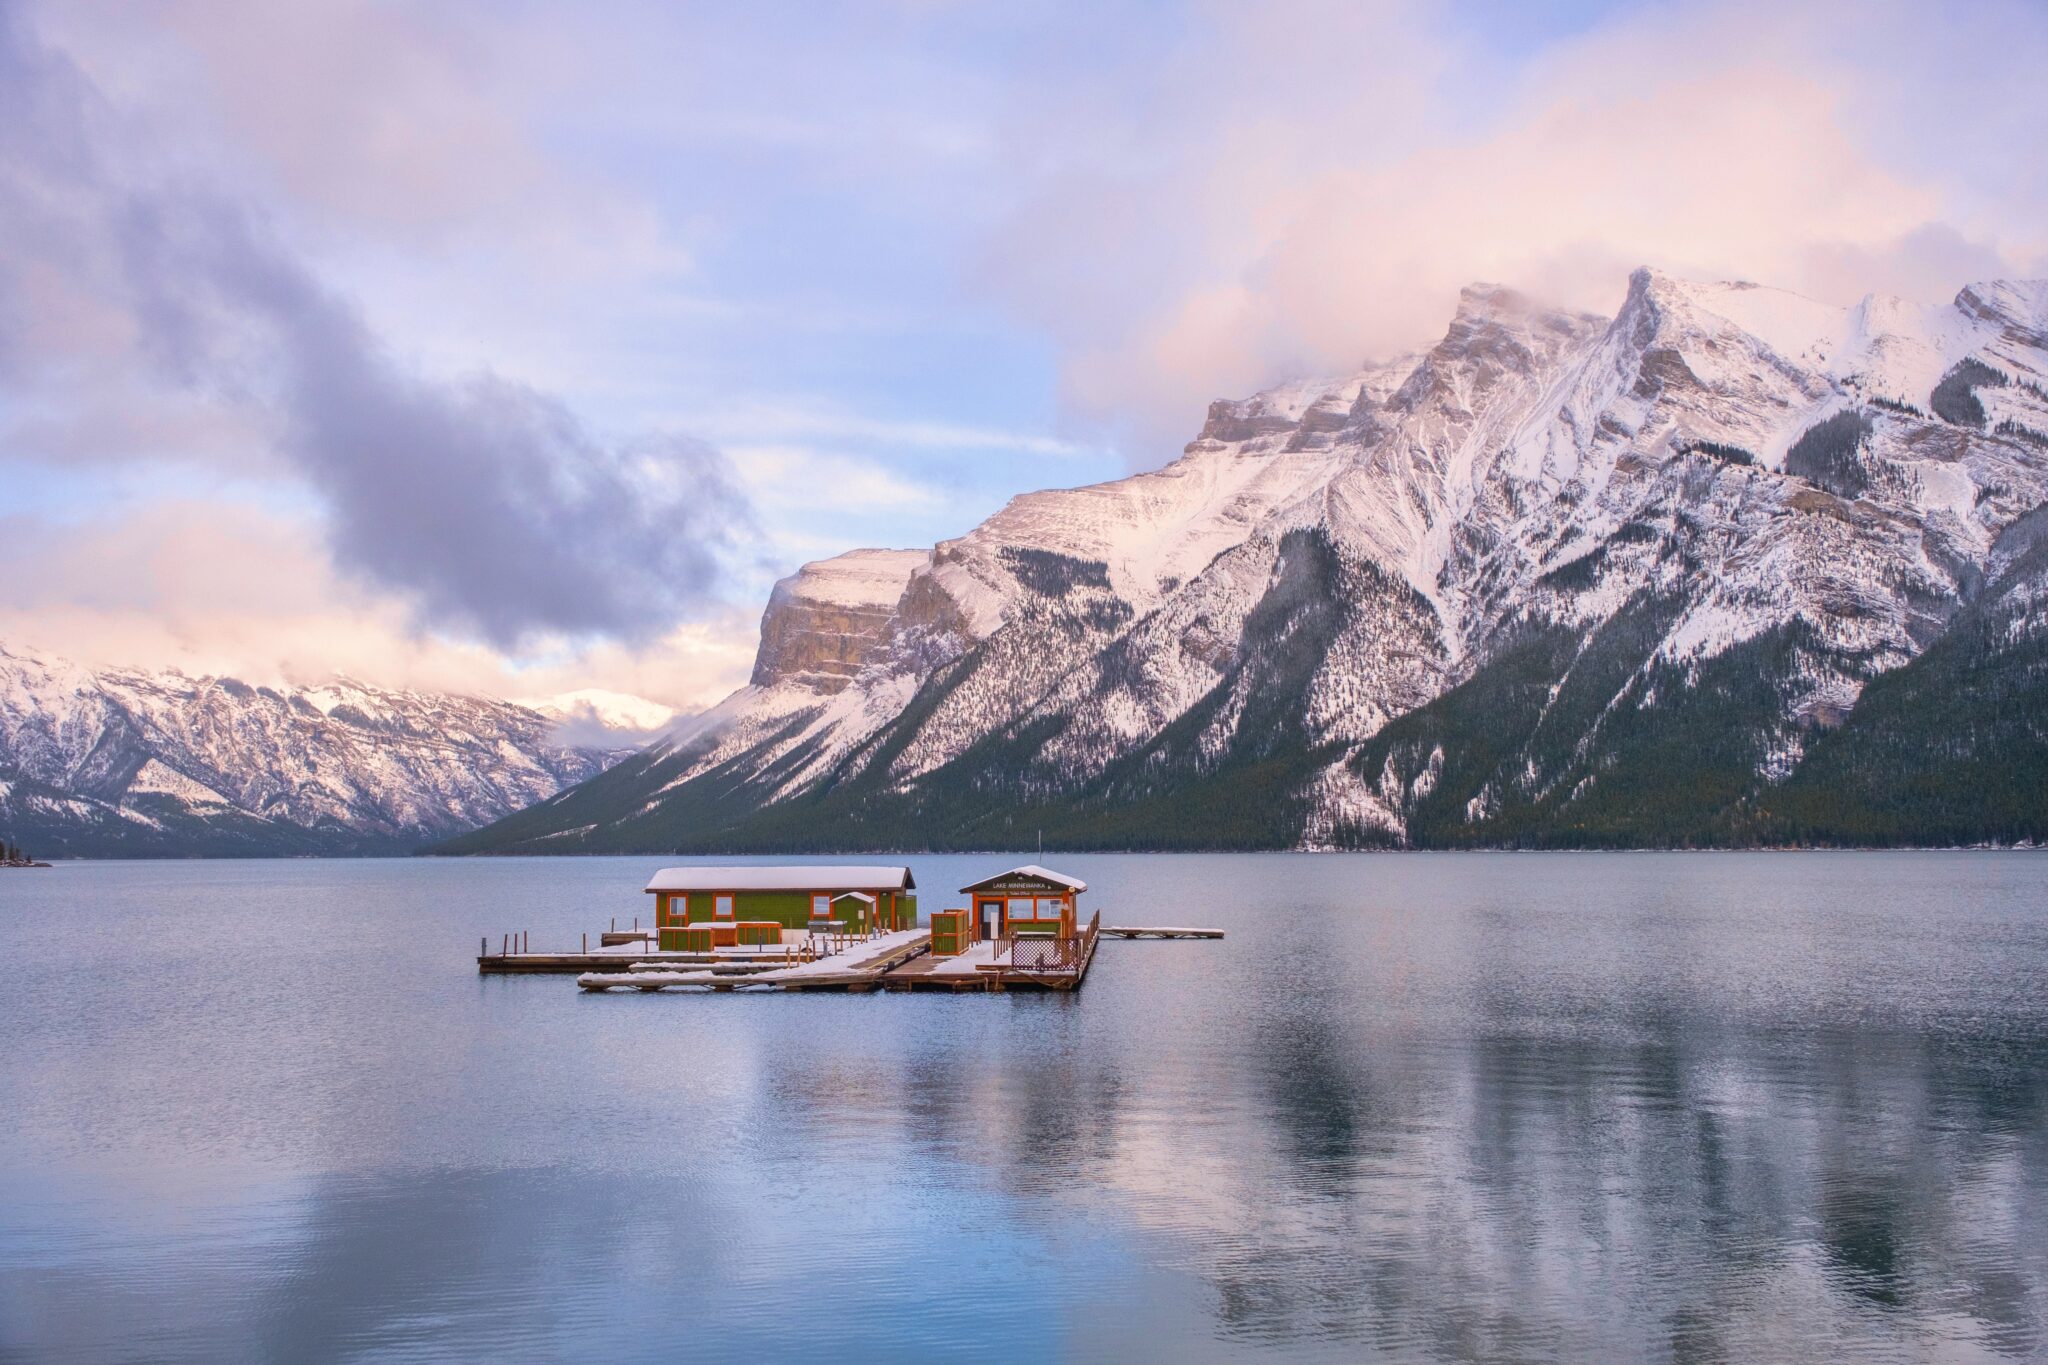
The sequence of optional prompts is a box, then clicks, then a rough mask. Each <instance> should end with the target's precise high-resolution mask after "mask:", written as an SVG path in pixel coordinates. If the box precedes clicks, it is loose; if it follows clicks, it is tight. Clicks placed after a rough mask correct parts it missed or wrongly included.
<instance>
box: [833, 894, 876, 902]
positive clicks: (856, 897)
mask: <svg viewBox="0 0 2048 1365" xmlns="http://www.w3.org/2000/svg"><path fill="white" fill-rule="evenodd" d="M832 899H833V900H835V901H866V902H867V903H868V904H869V905H873V904H874V903H875V898H874V897H873V896H871V895H869V894H868V893H867V892H865V891H842V892H840V893H839V894H838V895H836V896H834V897H833V898H832Z"/></svg>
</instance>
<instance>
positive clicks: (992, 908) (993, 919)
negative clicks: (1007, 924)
mask: <svg viewBox="0 0 2048 1365" xmlns="http://www.w3.org/2000/svg"><path fill="white" fill-rule="evenodd" d="M974 913H975V917H976V918H978V919H979V920H980V921H981V937H982V938H984V939H990V938H994V937H995V936H996V935H997V934H998V933H1000V932H1001V931H1002V927H1003V903H1002V902H1001V901H999V900H980V901H976V902H975V903H974Z"/></svg>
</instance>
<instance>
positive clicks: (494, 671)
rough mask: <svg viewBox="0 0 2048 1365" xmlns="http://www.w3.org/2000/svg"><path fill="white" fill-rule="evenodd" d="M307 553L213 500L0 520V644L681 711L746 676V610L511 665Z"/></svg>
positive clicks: (261, 677) (305, 528) (561, 647)
mask: <svg viewBox="0 0 2048 1365" xmlns="http://www.w3.org/2000/svg"><path fill="white" fill-rule="evenodd" d="M321 543H322V538H321V536H320V534H319V529H318V527H317V526H315V525H312V524H308V523H306V522H304V521H300V520H296V519H292V518H289V517H284V516H280V515H277V514H275V513H272V512H267V511H263V510H259V509H255V508H250V507H247V506H242V505H238V504H234V503H222V502H218V501H205V502H179V501H168V500H166V501H156V502H151V503H147V504H144V505H141V506H137V507H133V508H130V509H127V510H124V511H120V512H115V513H111V514H109V515H106V516H102V517H98V518H95V519H94V520H93V521H92V522H90V523H88V524H85V525H80V526H65V525H56V524H52V523H50V522H46V521H42V520H40V519H36V518H29V517H10V518H5V519H0V581H4V582H5V583H7V585H8V592H7V594H6V599H5V601H4V602H0V642H5V643H8V644H12V645H21V646H26V647H31V648H37V649H44V650H49V651H52V652H55V653H58V654H62V655H65V656H68V657H71V658H75V659H78V660H80V661H82V662H87V663H94V664H120V665H133V666H140V667H151V668H157V667H178V668H182V669H184V670H185V671H187V672H190V673H220V674H229V675H232V676H235V677H240V678H243V679H245V680H248V681H251V682H274V681H290V682H301V683H310V682H318V681H321V680H323V679H326V678H328V677H331V676H333V675H335V674H337V673H347V674H351V675H353V676H356V677H361V678H365V679H368V680H370V681H373V682H376V683H380V684H384V685H388V686H396V687H417V688H422V689H431V690H447V691H457V692H468V693H475V694H481V695H486V696H535V695H539V696H545V695H550V694H554V693H559V692H567V691H573V690H577V689H581V688H590V687H602V688H608V689H611V690H614V691H619V692H627V693H633V694H637V695H640V696H644V697H647V698H649V699H651V700H654V701H658V702H661V703H663V704H665V705H669V706H674V707H677V708H680V709H685V710H692V709H697V708H700V707H702V706H705V705H709V704H710V703H711V702H713V701H715V700H717V699H718V698H719V697H721V696H723V695H724V694H725V693H726V692H728V691H730V690H731V689H732V688H734V687H736V686H738V685H739V684H740V683H742V682H744V681H745V680H746V676H747V672H748V670H749V669H750V668H751V667H752V663H753V645H754V638H755V636H754V629H753V628H754V625H755V623H756V617H757V613H755V612H753V611H752V610H743V611H731V612H727V613H725V614H723V615H720V616H717V617H712V618H709V619H704V620H698V621H693V622H690V623H687V624H683V625H679V626H677V627H675V628H674V629H672V630H670V631H668V632H666V633H664V634H663V635H661V636H660V637H658V638H655V639H652V640H649V641H646V642H645V643H642V644H637V645H628V644H623V643H618V642H597V643H592V642H588V641H566V640H553V641H548V640H542V641H539V642H537V643H536V644H535V646H534V647H533V648H532V649H531V650H530V651H529V652H528V653H526V654H524V655H522V656H519V657H512V656H508V655H506V654H504V653H503V652H501V651H498V650H495V649H492V648H489V647H487V646H484V645H479V644H476V643H472V642H464V641H458V640H452V639H449V638H447V637H444V636H440V635H437V634H434V633H431V632H427V631H422V630H421V629H419V628H418V626H417V623H416V621H415V619H414V617H413V614H412V613H411V612H409V611H408V610H407V609H406V608H405V606H404V605H403V604H402V603H400V602H398V601H397V600H395V599H393V598H391V597H389V596H388V595H383V594H378V593H375V592H372V591H369V590H366V589H365V588H364V587H362V586H361V585H360V584H358V583H356V582H355V581H353V580H351V579H349V578H348V577H346V576H344V575H342V574H340V573H339V572H337V571H336V569H335V567H334V565H333V563H332V562H331V561H330V560H329V559H328V558H327V556H326V554H325V552H324V551H323V550H322V549H321Z"/></svg>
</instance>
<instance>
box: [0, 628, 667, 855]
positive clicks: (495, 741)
mask: <svg viewBox="0 0 2048 1365" xmlns="http://www.w3.org/2000/svg"><path fill="white" fill-rule="evenodd" d="M624 700H625V701H628V702H634V701H638V699H637V698H626V699H624ZM641 706H643V707H645V706H652V703H641ZM646 714H650V713H640V712H636V713H633V718H635V719H641V718H645V715H646ZM666 718H667V717H666V715H664V720H665V719H666ZM559 728H560V718H558V717H551V716H547V715H543V714H541V713H540V712H538V711H537V710H534V709H531V708H528V707H525V706H520V705H517V704H514V703H511V702H503V701H491V700H487V699H484V698H481V697H465V696H453V695H447V694H436V693H422V692H405V691H391V690H387V689H383V688H376V687H370V686H366V685H364V684H362V683H358V682H352V681H349V680H346V679H339V680H336V681H334V682H332V683H329V684H327V685H325V686H321V687H252V686H250V685H248V684H246V683H243V682H239V681H237V680H235V679H233V678H212V677H202V678H191V677H187V676H185V675H184V674H182V673H178V672H160V673H158V672H143V671H139V670H133V669H100V670H95V669H88V668H84V667H81V666H79V665H77V664H74V663H70V662H67V661H65V660H62V659H58V658H53V657H48V656H43V655H37V654H31V653H27V652H24V651H21V650H18V649H15V650H10V649H6V648H0V830H4V831H5V832H6V833H7V835H8V837H9V838H10V839H11V840H13V841H14V842H18V843H21V844H23V845H24V846H26V847H28V848H31V849H33V850H34V851H35V852H36V853H38V854H41V855H46V856H47V855H59V856H64V855H81V854H82V855H118V854H138V855H167V856H190V855H198V854H234V853H311V852H331V853H341V852H372V851H403V850H406V849H410V848H412V847H415V846H417V845H419V844H422V843H425V842H428V841H431V840H433V839H437V838H445V837H447V836H448V835H451V834H456V833H459V832H461V831H463V830H467V829H473V828H475V827H476V826H478V825H481V824H484V823H487V822H489V821H491V820H495V819H498V818H499V817H501V816H504V815H506V814H509V813H510V812H513V811H516V810H519V809H521V808H522V807H525V806H528V805H531V804H532V803H533V802H535V801H538V800H541V799H543V798H545V797H548V796H552V795H554V794H555V793H556V792H558V791H560V790H562V789H563V788H564V787H567V786H569V785H571V784H574V783H576V782H580V781H582V780H583V779H585V778H588V777H590V776H593V775H594V774H596V773H598V772H601V771H602V770H603V769H604V768H605V766H606V765H607V764H608V763H611V762H615V761H616V760H617V759H619V758H620V757H622V756H624V754H626V753H628V752H630V748H629V746H628V745H626V744H624V743H620V742H613V743H610V744H606V745H600V746H595V747H593V746H589V745H584V746H580V747H579V746H573V745H567V744H564V743H562V742H561V739H560V736H559V733H558V732H559Z"/></svg>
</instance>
